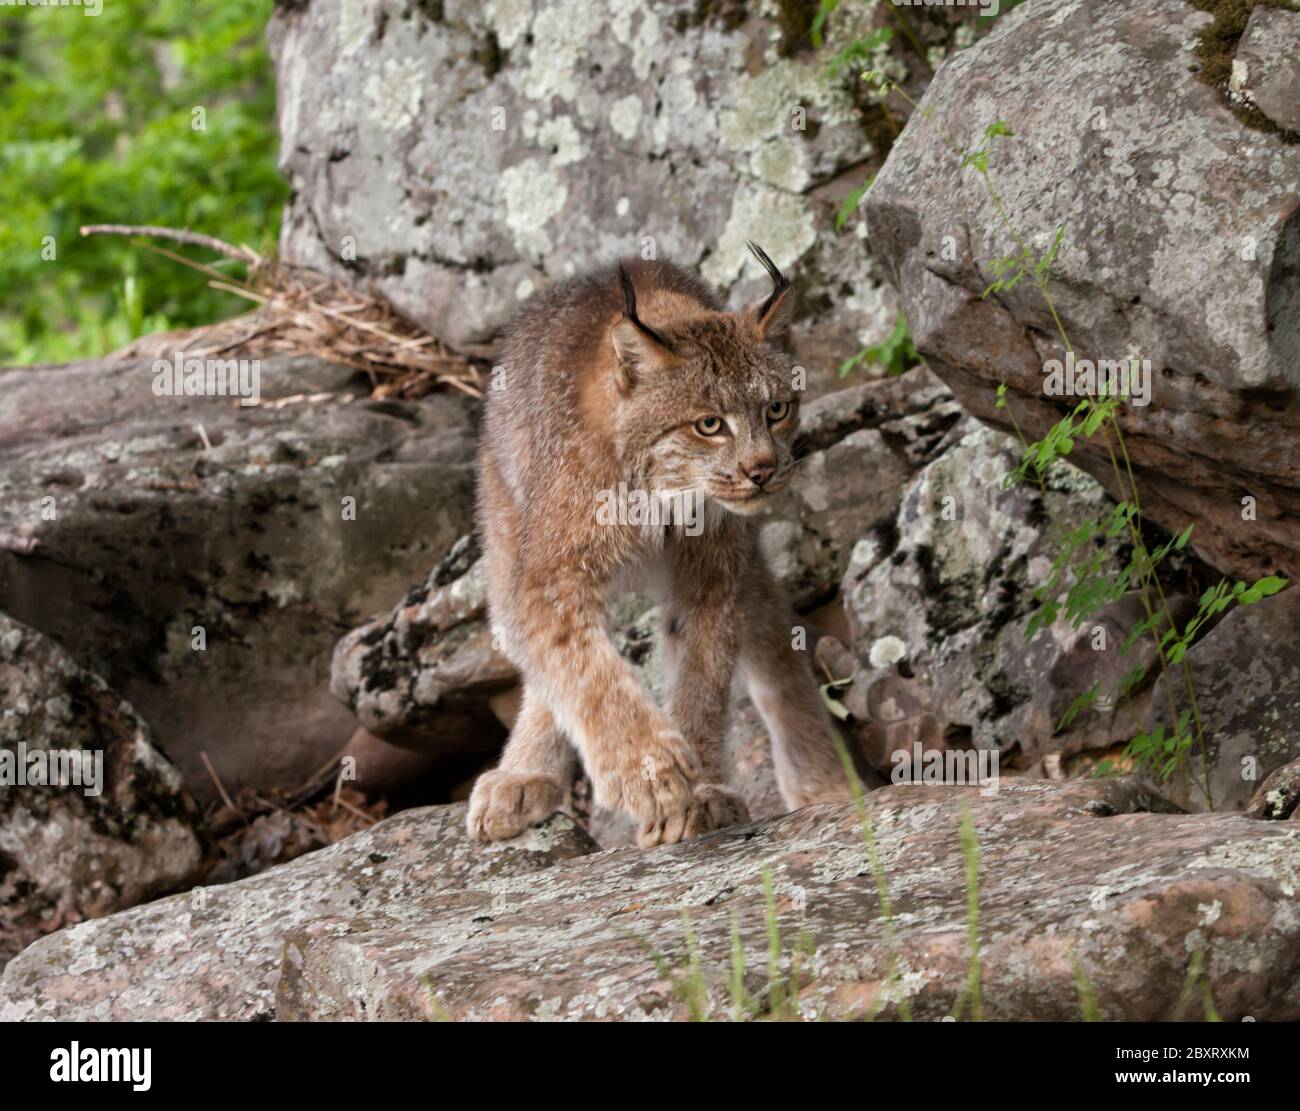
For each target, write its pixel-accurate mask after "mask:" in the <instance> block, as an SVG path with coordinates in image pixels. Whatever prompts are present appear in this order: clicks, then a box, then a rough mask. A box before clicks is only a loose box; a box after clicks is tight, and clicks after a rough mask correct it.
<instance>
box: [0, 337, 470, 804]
mask: <svg viewBox="0 0 1300 1111" xmlns="http://www.w3.org/2000/svg"><path fill="white" fill-rule="evenodd" d="M4 382H5V388H4V390H3V391H0V608H3V609H4V610H6V611H8V612H9V613H11V614H13V616H14V617H16V618H17V619H19V620H20V621H23V622H25V623H26V624H28V625H31V626H32V627H33V628H36V629H38V630H40V631H41V632H43V633H45V634H47V635H49V636H51V637H53V638H54V639H55V640H56V641H58V642H59V643H61V644H62V645H63V646H64V647H66V648H67V649H68V650H69V651H70V652H71V653H72V654H73V656H74V657H75V658H76V659H77V661H78V662H79V663H81V664H83V665H85V666H87V667H89V668H91V669H92V670H94V671H95V672H97V673H98V674H100V675H102V676H103V677H104V678H105V680H106V681H108V682H109V683H111V684H112V685H113V687H114V688H115V689H116V690H118V691H120V692H121V694H122V695H123V696H124V697H126V698H127V699H128V700H129V701H130V702H131V703H132V704H133V705H134V706H135V707H136V708H137V709H138V710H139V712H140V714H141V716H142V717H144V718H145V720H147V721H148V722H149V724H150V726H151V727H152V728H153V730H154V732H155V733H156V734H157V736H158V738H159V740H160V742H161V743H162V745H163V746H164V748H165V749H166V751H167V752H168V754H169V756H170V758H171V759H172V760H173V761H174V762H175V763H176V765H177V766H178V767H179V768H180V770H181V772H182V774H183V775H184V776H185V780H186V783H187V784H188V785H189V787H190V788H191V790H193V791H194V792H195V793H196V795H198V796H200V797H201V798H205V799H206V798H211V797H213V796H214V794H215V792H214V788H213V784H212V781H211V778H210V776H209V775H208V773H207V771H206V769H205V767H204V765H203V762H202V758H201V754H202V753H204V752H206V753H207V754H208V756H209V758H210V759H211V761H212V764H213V765H214V766H215V768H216V771H217V774H218V775H219V776H220V777H221V779H222V781H223V782H224V784H225V786H226V788H227V789H228V790H229V791H231V792H238V791H240V790H242V789H244V788H247V787H252V788H256V787H272V786H274V787H280V788H285V789H289V790H292V789H294V788H296V787H297V786H298V785H299V784H301V783H303V782H304V781H305V780H306V779H307V778H308V777H309V776H310V775H311V774H312V773H313V772H315V771H316V770H317V769H318V768H319V767H320V766H321V765H322V764H323V763H324V762H325V761H326V760H328V759H329V758H330V757H331V756H333V755H334V754H336V753H337V752H339V750H341V749H342V748H343V746H344V744H346V742H347V740H348V737H349V736H350V734H351V732H352V730H353V728H354V727H355V722H354V721H353V720H352V719H351V717H350V715H349V714H348V713H347V712H346V710H344V709H343V708H342V707H341V706H339V705H338V704H337V703H336V702H335V701H334V700H333V699H332V698H331V697H330V695H329V690H328V676H329V660H330V653H331V650H332V649H333V646H334V643H335V642H336V641H337V639H338V637H339V635H340V634H341V633H342V632H343V631H344V630H346V629H348V628H350V627H351V626H352V625H354V624H355V623H356V622H357V621H358V620H359V619H360V618H361V617H362V616H363V615H365V614H366V613H368V612H372V611H373V610H374V609H377V608H378V607H379V606H380V605H381V604H386V603H389V602H390V601H391V599H392V598H393V596H394V595H395V594H397V593H398V592H399V591H400V590H402V589H404V588H405V587H406V586H407V585H408V584H409V583H411V582H412V581H414V580H416V579H418V578H419V577H420V576H421V575H423V574H424V573H425V572H426V571H427V569H428V567H429V565H430V564H431V563H433V562H434V560H435V559H436V558H437V555H438V554H439V553H441V552H444V551H446V549H447V548H448V547H450V546H451V544H452V543H453V541H455V539H456V538H457V537H458V536H460V535H462V534H463V533H464V532H466V531H467V530H468V529H469V528H470V524H471V518H472V503H473V473H472V458H473V437H474V422H475V419H476V405H475V403H474V402H473V401H472V400H471V399H469V398H463V397H458V396H452V395H439V396H431V397H426V398H422V399H420V400H419V401H410V402H406V401H395V400H390V401H382V402H375V401H371V400H370V399H369V398H368V394H369V385H368V383H367V382H366V381H365V378H364V376H361V375H357V374H355V373H354V372H353V371H351V370H349V369H347V368H346V367H339V366H332V365H328V364H323V363H321V362H319V361H318V360H315V359H309V358H302V359H287V358H269V359H264V360H262V363H261V392H262V403H261V404H260V405H257V406H248V407H243V406H240V405H238V404H236V403H235V402H234V401H233V400H232V399H230V398H220V397H172V396H156V395H155V394H154V392H153V382H154V375H153V371H152V366H151V364H150V363H149V362H139V361H129V360H113V359H110V360H106V361H102V362H89V363H76V364H72V365H69V366H47V367H28V368H17V369H12V370H6V371H5V372H4ZM209 445H210V446H209ZM345 498H354V499H355V519H354V520H348V519H345V510H346V509H347V503H345V502H344V499H345ZM196 626H201V627H202V628H203V629H204V630H205V635H206V648H205V650H202V651H196V650H194V649H193V648H192V647H191V645H192V643H193V642H194V641H193V638H194V636H195V634H194V632H193V630H194V628H195V627H196Z"/></svg>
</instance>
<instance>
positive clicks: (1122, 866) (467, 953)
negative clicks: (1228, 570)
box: [0, 780, 1300, 1021]
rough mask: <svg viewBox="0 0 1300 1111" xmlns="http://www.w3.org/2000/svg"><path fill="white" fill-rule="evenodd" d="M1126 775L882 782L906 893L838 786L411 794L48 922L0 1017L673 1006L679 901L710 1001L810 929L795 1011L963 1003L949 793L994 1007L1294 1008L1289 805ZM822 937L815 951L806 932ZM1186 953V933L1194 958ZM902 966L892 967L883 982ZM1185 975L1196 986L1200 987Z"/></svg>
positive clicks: (470, 1015)
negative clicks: (590, 822) (287, 856)
mask: <svg viewBox="0 0 1300 1111" xmlns="http://www.w3.org/2000/svg"><path fill="white" fill-rule="evenodd" d="M1152 802H1153V799H1152V797H1150V796H1146V795H1144V794H1143V792H1142V791H1141V790H1140V789H1139V788H1137V787H1136V785H1134V784H1132V783H1130V782H1126V781H1101V782H1096V781H1094V782H1086V783H1071V784H1066V785H1058V784H1046V783H1041V782H1028V781H1019V782H1017V781H1012V780H1004V781H1003V782H1002V783H1001V787H1000V790H998V791H997V792H996V793H992V794H981V793H980V792H979V791H978V790H967V789H952V788H943V787H893V788H888V789H886V790H882V791H877V792H874V793H873V794H871V795H870V796H869V797H868V800H867V807H868V811H869V813H870V815H871V818H872V821H873V823H874V827H875V834H876V839H877V843H878V845H879V859H880V862H881V867H882V870H883V874H884V878H885V881H886V882H887V883H888V885H889V891H890V895H891V897H892V902H893V922H892V929H893V934H894V937H895V940H894V941H893V942H892V943H891V942H890V940H888V939H889V927H888V925H887V924H886V922H885V921H884V920H883V918H882V916H881V910H880V902H879V899H878V895H877V877H876V875H875V874H874V872H873V868H872V864H871V862H870V858H869V856H868V853H867V850H866V847H865V845H864V842H863V838H862V833H861V830H860V827H859V823H858V818H857V816H856V815H855V813H854V811H853V808H852V807H851V806H843V807H812V808H809V809H806V810H801V811H799V812H797V813H795V814H791V815H788V816H786V817H783V818H777V819H773V820H770V821H767V822H764V823H761V824H759V825H756V826H749V827H743V828H738V829H732V830H725V831H722V832H719V833H716V834H712V835H709V836H706V837H703V838H700V839H698V840H695V841H690V842H686V843H684V844H680V845H673V846H667V847H664V848H660V849H656V850H653V851H650V852H644V853H641V852H636V851H632V850H614V851H609V852H601V853H591V852H589V851H587V850H589V849H590V847H591V846H590V843H588V842H583V841H582V840H581V839H580V838H579V837H578V835H577V834H576V832H575V831H574V830H573V827H572V825H571V823H568V821H567V819H564V818H556V819H553V820H552V821H551V822H550V823H548V824H547V825H544V826H542V827H540V828H537V829H534V830H532V831H530V832H529V833H528V834H526V835H525V837H524V838H523V839H521V842H520V843H517V844H511V843H505V844H501V845H497V846H481V845H471V844H469V843H468V842H467V841H466V840H465V839H464V833H463V819H464V808H463V806H455V807H445V808H434V809H430V810H423V811H412V812H408V813H406V814H403V815H400V816H398V817H397V818H393V819H389V820H388V821H386V822H382V823H380V824H379V825H377V826H376V827H374V828H373V829H371V830H369V831H367V832H365V833H362V834H357V835H355V836H353V837H352V838H349V839H348V840H347V841H344V842H342V843H341V844H339V845H336V846H334V847H333V848H331V849H327V850H325V851H323V852H320V853H315V854H312V855H311V856H308V857H305V858H303V859H301V860H299V861H295V862H294V863H292V864H288V865H285V866H282V867H279V868H275V869H272V870H271V871H269V872H266V873H263V874H262V875H260V876H256V877H254V878H252V879H249V880H245V881H242V882H241V883H238V884H233V885H231V886H229V887H223V888H215V889H212V890H211V891H208V892H206V893H205V896H206V897H205V899H204V901H203V903H202V905H196V903H195V902H194V899H193V897H191V896H177V897H173V898H171V899H167V900H163V901H161V902H158V903H154V904H152V905H151V906H148V907H141V908H137V909H135V910H132V911H127V912H125V913H123V914H120V915H116V916H114V917H112V918H109V919H103V920H100V921H97V922H93V923H88V924H85V925H82V926H78V927H74V928H73V929H71V930H67V931H64V932H62V933H60V934H56V935H54V936H52V937H49V938H45V939H43V940H42V941H40V942H38V943H37V944H36V945H34V946H33V947H31V948H30V949H28V950H27V951H26V952H25V953H23V954H22V955H20V956H19V957H18V958H17V959H16V960H14V961H13V962H11V963H10V965H9V967H8V968H7V969H6V971H5V973H4V976H3V979H0V1018H8V1019H33V1018H48V1019H67V1020H75V1019H85V1018H117V1019H127V1018H145V1017H148V1018H158V1017H165V1018H182V1017H183V1018H252V1017H261V1018H269V1017H275V1018H278V1019H311V1020H318V1019H343V1018H347V1019H359V1018H367V1019H401V1018H445V1017H450V1018H453V1019H487V1018H494V1019H528V1018H532V1019H554V1018H562V1019H580V1018H623V1019H651V1018H657V1019H664V1018H684V1017H687V1016H688V1014H689V1013H690V1008H689V1006H688V1003H687V1002H686V1001H685V1000H684V999H683V997H682V994H681V993H679V991H678V990H677V987H678V983H677V981H679V980H680V979H682V978H684V975H685V970H686V967H687V965H688V962H689V956H688V952H689V951H688V942H687V938H686V934H685V927H684V925H683V914H686V915H689V918H690V929H691V932H692V935H693V937H694V939H695V951H696V952H697V953H698V956H699V961H700V969H701V974H702V977H703V982H704V985H705V989H704V991H705V997H704V1000H703V1006H704V1007H705V1008H706V1009H707V1010H708V1011H710V1012H711V1013H712V1014H715V1015H717V1016H719V1017H724V1016H726V1015H727V1014H728V1013H729V1012H730V1008H731V1003H732V1000H731V999H730V997H729V989H728V987H727V985H728V982H729V976H730V970H731V954H732V930H733V923H734V928H735V930H736V931H737V932H738V937H739V946H740V948H741V950H742V951H743V953H744V957H745V967H746V969H747V971H746V974H745V977H744V984H745V990H746V992H747V994H749V995H750V996H751V997H752V998H753V1000H754V1001H755V1010H756V1011H757V1012H758V1013H764V1012H765V1011H766V1010H767V1009H769V1008H770V1007H771V1004H772V1000H771V999H770V997H767V996H766V988H767V985H768V983H769V976H768V972H769V970H768V968H767V960H768V956H767V954H768V951H769V923H768V921H767V917H766V913H765V909H764V902H765V899H764V876H765V874H768V873H770V875H771V878H772V886H773V889H774V894H775V902H776V908H775V926H776V928H777V930H778V932H779V935H780V938H781V939H782V942H781V949H782V953H781V958H780V959H781V966H780V969H779V970H778V975H777V978H778V979H779V980H785V979H788V978H789V977H790V973H791V960H792V955H793V953H794V951H795V950H796V948H798V949H799V950H800V951H801V952H803V954H804V955H803V956H802V957H801V958H800V969H801V972H800V974H799V978H798V984H797V987H796V988H795V991H794V995H795V1006H796V1008H797V1010H798V1013H799V1014H801V1015H802V1016H804V1017H813V1016H815V1015H818V1014H821V1015H825V1016H827V1017H861V1016H865V1015H868V1014H871V1013H876V1012H878V1013H879V1014H881V1015H882V1016H883V1017H887V1018H888V1017H897V1016H898V1014H899V1003H900V1001H902V1000H904V999H906V1000H907V1002H908V1003H909V1004H910V1009H911V1014H912V1016H913V1017H915V1018H918V1019H937V1018H940V1017H942V1016H944V1015H945V1014H949V1013H951V1012H952V1009H953V1007H954V1005H955V1001H956V999H957V997H958V995H959V994H961V992H962V986H963V984H964V983H965V982H966V979H967V971H968V968H969V962H970V950H969V941H968V918H967V913H968V912H967V889H966V878H965V873H966V861H965V857H964V855H963V852H962V850H961V847H960V829H961V823H962V817H963V813H964V812H968V813H969V815H970V821H971V824H972V827H973V829H974V831H975V835H976V838H977V841H978V852H979V889H978V890H979V907H980V910H979V936H980V969H981V986H982V996H983V1014H984V1017H986V1018H990V1019H1007V1018H1016V1019H1041V1020H1061V1019H1078V1018H1080V1017H1082V1016H1083V1013H1084V1006H1085V1002H1084V997H1083V996H1081V993H1080V989H1079V986H1078V984H1079V981H1080V979H1081V978H1082V979H1083V980H1084V981H1085V982H1086V984H1087V992H1086V996H1088V997H1090V998H1091V999H1092V1000H1095V1005H1096V1007H1097V1010H1098V1012H1099V1014H1100V1016H1101V1017H1102V1018H1105V1019H1127V1020H1159V1019H1172V1018H1180V1017H1187V1018H1193V1019H1199V1018H1204V1017H1205V1013H1204V1011H1203V1009H1202V1008H1203V1007H1204V1002H1203V999H1204V995H1203V993H1202V992H1201V991H1199V990H1198V991H1197V992H1195V993H1187V992H1186V991H1185V985H1186V982H1187V979H1188V972H1189V969H1190V968H1191V967H1192V962H1193V961H1194V960H1198V959H1199V960H1200V962H1201V966H1202V968H1203V969H1204V980H1205V984H1206V985H1207V986H1208V991H1209V994H1210V997H1211V998H1212V1000H1213V1005H1214V1007H1215V1008H1216V1010H1217V1012H1218V1013H1219V1014H1220V1015H1221V1016H1222V1017H1223V1018H1224V1019H1226V1020H1239V1019H1242V1018H1245V1017H1250V1018H1253V1019H1258V1020H1260V1021H1266V1020H1294V1019H1296V1018H1300V918H1298V917H1297V916H1296V914H1295V905H1296V897H1297V889H1298V887H1300V829H1298V828H1296V826H1295V825H1294V824H1293V823H1290V822H1259V821H1253V820H1251V819H1248V818H1245V817H1242V816H1239V815H1216V816H1206V815H1196V816H1185V815H1176V814H1168V813H1153V812H1147V810H1146V808H1147V807H1148V806H1149V805H1151V804H1152ZM809 950H811V955H808V951H809ZM1198 954H1199V957H1198ZM891 969H892V970H893V971H894V972H895V973H896V978H894V979H893V981H892V982H891ZM1189 997H1190V999H1191V1002H1188V1001H1187V1000H1188V998H1189Z"/></svg>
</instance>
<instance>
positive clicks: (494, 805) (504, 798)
mask: <svg viewBox="0 0 1300 1111" xmlns="http://www.w3.org/2000/svg"><path fill="white" fill-rule="evenodd" d="M573 770H574V752H573V749H572V747H571V746H570V745H569V742H568V740H567V739H566V738H565V736H564V734H563V733H561V732H560V730H559V728H558V727H557V726H556V724H555V719H554V718H553V717H552V716H551V712H550V710H548V709H547V708H546V706H545V704H544V703H543V702H542V701H541V699H540V698H538V697H537V696H536V695H532V694H530V693H529V689H528V687H527V686H526V685H525V687H524V701H523V705H522V707H521V708H520V710H519V719H518V720H517V721H516V722H515V727H514V729H513V730H511V732H510V740H509V741H508V742H507V743H506V747H505V751H504V752H503V753H502V755H501V762H500V764H499V765H498V766H497V767H496V768H494V769H493V770H492V771H489V772H484V773H483V774H482V775H481V776H479V777H478V782H476V783H475V784H474V790H473V792H472V793H471V794H470V799H469V817H468V819H467V822H466V824H467V827H468V830H469V835H470V837H472V838H474V840H476V841H504V840H507V839H508V838H511V837H518V836H519V834H521V833H523V832H524V830H526V829H527V828H528V827H529V826H532V825H536V824H537V823H538V822H540V821H543V820H544V819H546V818H549V817H550V816H551V815H552V814H554V813H555V812H556V811H557V810H559V809H560V807H561V806H563V805H564V801H565V798H566V797H567V795H568V791H569V787H570V784H571V783H572V780H573Z"/></svg>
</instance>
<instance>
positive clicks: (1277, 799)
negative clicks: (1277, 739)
mask: <svg viewBox="0 0 1300 1111" xmlns="http://www.w3.org/2000/svg"><path fill="white" fill-rule="evenodd" d="M1245 812H1246V814H1247V815H1248V816H1250V817H1252V818H1267V819H1270V820H1272V821H1280V820H1282V819H1284V818H1294V819H1295V820H1296V821H1300V760H1292V761H1291V763H1289V764H1287V765H1286V766H1285V767H1281V768H1278V769H1277V771H1275V772H1274V773H1273V774H1272V775H1270V776H1269V777H1268V778H1267V779H1265V780H1264V782H1263V783H1261V784H1260V785H1259V790H1258V791H1256V792H1255V793H1254V795H1252V796H1251V799H1250V804H1249V805H1248V806H1247V807H1246V811H1245Z"/></svg>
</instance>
